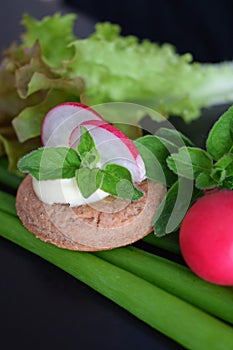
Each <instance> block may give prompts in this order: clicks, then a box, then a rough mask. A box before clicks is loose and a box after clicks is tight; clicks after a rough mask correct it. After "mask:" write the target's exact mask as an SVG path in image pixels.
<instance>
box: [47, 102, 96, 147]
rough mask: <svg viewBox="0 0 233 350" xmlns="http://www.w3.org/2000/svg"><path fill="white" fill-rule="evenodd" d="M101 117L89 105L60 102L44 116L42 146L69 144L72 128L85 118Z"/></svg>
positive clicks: (65, 145)
mask: <svg viewBox="0 0 233 350" xmlns="http://www.w3.org/2000/svg"><path fill="white" fill-rule="evenodd" d="M90 119H91V120H93V119H96V120H101V121H103V118H102V117H101V116H100V115H99V114H98V113H96V112H95V111H94V110H93V109H91V108H90V107H88V106H86V105H83V104H81V103H76V102H66V103H62V104H60V105H58V106H56V107H54V108H52V109H51V110H50V111H49V112H48V113H47V115H46V116H45V118H44V120H43V124H42V129H41V141H42V144H43V145H44V146H50V147H53V146H63V147H68V146H69V137H70V134H71V132H72V130H73V129H74V128H75V127H77V126H78V125H79V124H81V123H82V122H84V121H87V120H90Z"/></svg>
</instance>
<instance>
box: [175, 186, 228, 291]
mask: <svg viewBox="0 0 233 350" xmlns="http://www.w3.org/2000/svg"><path fill="white" fill-rule="evenodd" d="M180 248H181V252H182V255H183V257H184V260H185V261H186V263H187V265H188V266H189V267H190V269H191V270H192V271H193V272H194V273H195V274H197V275H198V276H199V277H201V278H202V279H204V280H206V281H208V282H211V283H215V284H219V285H225V286H233V191H231V190H221V191H218V192H214V193H210V194H206V195H205V196H203V197H201V198H200V199H198V200H197V201H196V203H195V204H194V205H193V206H192V207H191V208H190V209H189V211H188V212H187V214H186V215H185V217H184V220H183V222H182V224H181V228H180Z"/></svg>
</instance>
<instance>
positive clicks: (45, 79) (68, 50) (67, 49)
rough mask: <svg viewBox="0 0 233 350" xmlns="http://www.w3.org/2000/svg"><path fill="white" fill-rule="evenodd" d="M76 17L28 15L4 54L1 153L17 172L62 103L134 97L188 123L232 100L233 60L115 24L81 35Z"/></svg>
mask: <svg viewBox="0 0 233 350" xmlns="http://www.w3.org/2000/svg"><path fill="white" fill-rule="evenodd" d="M74 21H75V15H73V14H68V15H64V16H62V15H60V14H58V13H56V14H55V15H53V16H51V17H44V18H43V19H42V20H36V19H34V18H32V17H30V16H28V15H25V16H24V17H23V19H22V23H23V25H24V28H25V32H24V33H23V35H22V37H21V42H20V43H19V44H13V45H12V46H11V47H10V48H9V49H8V50H6V51H5V52H4V53H3V57H2V61H1V63H0V155H2V154H5V153H6V154H7V156H8V158H9V161H10V169H11V170H12V171H15V170H16V162H17V159H18V158H19V157H20V156H22V155H23V154H24V153H26V152H28V151H29V150H30V149H33V148H36V147H37V146H38V144H40V130H41V123H42V120H43V118H44V115H45V114H46V113H47V111H48V110H49V109H50V108H52V107H53V106H55V105H56V104H59V103H61V102H65V101H68V100H72V101H81V102H83V103H86V104H88V105H95V104H101V103H105V102H133V103H137V104H141V105H143V106H147V107H149V108H151V109H154V110H156V111H158V112H160V113H162V114H163V115H164V116H168V117H169V116H170V115H177V116H180V117H182V118H184V119H185V120H186V121H187V122H189V121H191V120H193V119H195V118H197V117H199V116H200V111H201V108H203V107H208V106H211V105H214V104H219V103H224V102H230V101H232V100H233V67H232V66H231V64H230V63H221V64H218V65H214V64H199V63H196V62H193V59H192V56H191V55H190V54H189V53H187V54H184V55H179V54H178V53H177V52H176V50H175V48H174V47H173V46H172V45H169V44H164V45H158V44H157V43H152V42H149V41H148V40H144V41H139V40H138V39H137V38H136V37H134V36H127V37H123V36H121V35H120V27H119V26H118V25H113V24H110V23H100V24H97V25H96V30H95V32H94V33H93V34H91V35H90V36H89V37H88V38H86V39H79V38H77V37H75V35H74V34H73V25H74ZM141 117H142V116H141ZM152 118H153V114H152ZM138 121H139V120H137V122H138ZM120 122H127V121H125V120H119V123H120Z"/></svg>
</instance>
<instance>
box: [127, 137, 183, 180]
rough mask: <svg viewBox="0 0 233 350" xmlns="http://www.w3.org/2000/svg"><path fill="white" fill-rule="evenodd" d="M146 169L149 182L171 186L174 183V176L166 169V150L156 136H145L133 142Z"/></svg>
mask: <svg viewBox="0 0 233 350" xmlns="http://www.w3.org/2000/svg"><path fill="white" fill-rule="evenodd" d="M134 144H135V146H136V147H137V149H138V151H139V153H140V155H141V157H142V159H143V161H144V164H145V168H146V176H147V178H148V179H149V180H152V181H156V182H160V183H163V184H164V185H166V186H171V185H172V184H173V183H174V182H175V181H176V176H175V174H174V173H173V172H172V171H171V170H170V169H169V168H168V166H167V163H166V159H167V157H168V156H169V155H170V152H169V150H168V148H167V147H166V146H165V145H164V143H163V142H162V141H161V139H160V138H159V137H158V136H153V135H146V136H143V137H141V138H138V139H137V140H136V141H134Z"/></svg>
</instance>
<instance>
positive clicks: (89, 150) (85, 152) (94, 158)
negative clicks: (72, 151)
mask: <svg viewBox="0 0 233 350" xmlns="http://www.w3.org/2000/svg"><path fill="white" fill-rule="evenodd" d="M80 131H81V138H80V143H79V145H78V147H77V151H78V153H79V155H80V158H81V160H82V166H83V167H89V166H90V167H92V168H93V167H95V166H96V165H97V163H98V162H99V160H100V155H99V152H98V151H97V149H96V147H95V142H94V140H93V138H92V136H91V134H90V133H89V131H88V130H87V129H86V128H85V127H84V126H81V127H80Z"/></svg>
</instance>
